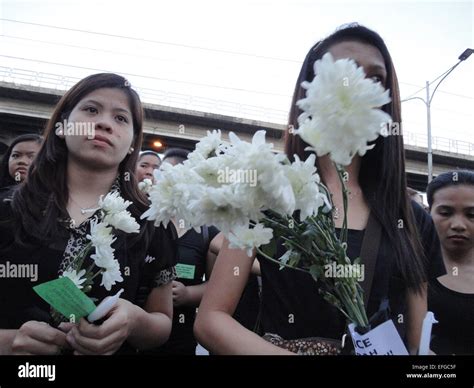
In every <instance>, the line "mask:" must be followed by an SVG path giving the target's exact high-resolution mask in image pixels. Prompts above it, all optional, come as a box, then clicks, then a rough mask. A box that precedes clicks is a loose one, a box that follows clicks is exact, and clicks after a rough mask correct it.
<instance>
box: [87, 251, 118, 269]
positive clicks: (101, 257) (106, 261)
mask: <svg viewBox="0 0 474 388" xmlns="http://www.w3.org/2000/svg"><path fill="white" fill-rule="evenodd" d="M114 250H115V249H113V248H112V249H110V250H98V249H97V248H96V251H95V253H94V254H92V255H91V259H92V260H94V264H95V265H96V266H97V267H99V268H104V269H106V268H111V267H113V266H114V261H115V255H114Z"/></svg>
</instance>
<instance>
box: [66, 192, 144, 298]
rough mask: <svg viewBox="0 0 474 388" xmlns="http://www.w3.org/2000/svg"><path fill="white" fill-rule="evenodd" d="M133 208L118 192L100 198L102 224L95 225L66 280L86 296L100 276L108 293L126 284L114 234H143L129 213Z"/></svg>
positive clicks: (70, 267) (93, 222)
mask: <svg viewBox="0 0 474 388" xmlns="http://www.w3.org/2000/svg"><path fill="white" fill-rule="evenodd" d="M130 204H131V202H130V201H124V200H123V198H122V197H120V195H119V193H117V192H112V193H109V194H107V195H106V196H105V198H103V196H101V197H100V200H99V208H98V209H101V213H102V214H101V216H102V217H101V219H102V221H101V222H97V221H95V220H93V221H92V222H91V229H90V234H88V235H87V238H88V239H89V240H90V242H89V243H88V244H87V245H86V246H85V247H84V248H83V249H82V250H81V251H80V252H79V254H78V255H77V257H75V258H74V260H72V262H71V264H70V266H69V267H68V268H67V269H66V270H65V271H64V272H63V274H62V277H68V278H69V279H71V280H72V282H73V283H74V284H75V285H76V286H77V287H78V288H79V289H81V290H83V291H84V292H85V293H87V292H89V291H90V290H91V288H92V285H93V282H94V278H96V277H97V276H98V275H102V282H101V284H100V285H101V286H104V287H105V289H106V290H107V291H110V289H111V288H112V286H113V285H114V284H116V283H117V282H122V281H123V278H122V274H121V272H120V265H119V263H118V261H117V260H116V259H115V257H114V248H112V244H113V242H114V241H115V238H114V236H113V234H112V232H113V229H114V228H115V229H117V230H122V231H124V232H126V233H138V232H139V230H140V226H139V225H138V223H137V222H136V220H135V219H134V218H133V217H132V216H131V214H130V212H129V211H127V210H126V209H127V207H128V206H130ZM93 248H95V253H93V254H92V255H91V258H92V260H93V262H92V264H91V265H90V266H89V267H88V268H87V269H83V268H82V266H83V264H84V260H85V259H86V257H87V256H88V255H89V253H90V252H91V250H92V249H93Z"/></svg>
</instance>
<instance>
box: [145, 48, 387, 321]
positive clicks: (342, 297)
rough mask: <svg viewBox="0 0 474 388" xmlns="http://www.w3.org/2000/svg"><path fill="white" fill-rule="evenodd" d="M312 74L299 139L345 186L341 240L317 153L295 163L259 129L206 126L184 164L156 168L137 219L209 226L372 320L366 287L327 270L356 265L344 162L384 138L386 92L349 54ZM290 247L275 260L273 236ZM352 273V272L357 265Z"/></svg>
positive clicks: (352, 313) (352, 317)
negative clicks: (243, 132) (245, 131)
mask: <svg viewBox="0 0 474 388" xmlns="http://www.w3.org/2000/svg"><path fill="white" fill-rule="evenodd" d="M315 74H317V76H316V77H315V79H314V80H313V81H312V82H311V83H304V84H303V85H302V86H303V87H304V88H305V89H307V94H306V98H304V99H302V100H300V101H298V106H299V107H300V108H301V109H302V110H303V113H302V114H301V116H300V117H299V120H298V122H299V128H298V129H297V130H296V131H295V134H296V135H299V136H301V137H302V139H303V140H305V141H306V142H307V143H308V144H309V147H308V148H307V149H309V150H312V151H314V152H315V153H316V154H317V155H318V156H323V155H326V154H329V157H330V158H331V160H332V161H333V162H334V164H335V166H336V170H337V172H338V175H339V179H340V181H341V185H342V188H343V203H344V219H343V226H342V229H341V233H340V236H338V235H337V233H336V230H335V225H334V221H333V217H332V214H331V213H332V209H333V205H332V203H331V201H330V196H329V193H328V190H327V188H326V187H325V186H324V185H323V184H322V183H321V181H320V177H319V175H318V174H317V173H316V167H315V155H314V154H312V155H311V156H309V157H308V158H307V160H305V161H301V160H300V159H299V158H298V156H296V155H295V161H294V162H293V163H290V161H289V160H288V158H287V157H286V156H285V155H283V154H279V153H276V152H275V151H274V150H273V145H272V144H267V143H265V132H264V131H258V132H256V133H255V135H254V136H253V139H252V142H251V143H249V142H245V141H242V140H241V139H239V138H238V137H237V136H236V135H235V134H233V133H230V134H229V142H227V141H224V140H223V139H222V138H221V133H220V131H213V132H212V133H209V132H208V136H207V137H205V138H204V139H202V140H201V141H200V142H199V143H198V144H197V145H196V149H195V151H194V152H192V153H191V154H190V155H189V156H188V160H186V161H185V162H184V163H183V164H180V165H177V166H174V167H172V166H170V165H168V164H166V163H165V164H164V165H163V166H162V170H161V171H156V172H155V178H156V182H157V184H156V185H154V186H153V187H152V188H151V189H150V191H149V196H150V200H151V203H152V204H151V207H150V209H148V211H146V212H145V213H144V214H143V216H142V217H146V218H148V219H149V220H154V221H155V224H156V225H159V224H164V225H165V226H166V225H167V224H168V223H169V221H170V220H171V219H173V218H174V219H177V220H178V221H181V222H182V223H183V226H185V227H194V228H198V227H200V226H202V225H205V224H207V225H215V226H216V227H217V228H219V229H220V230H221V231H222V232H223V233H224V235H225V236H226V237H227V239H228V240H229V243H230V244H229V246H230V247H231V248H240V249H243V250H245V251H246V252H247V254H248V255H249V256H251V255H252V253H253V251H254V249H255V250H257V252H258V253H259V254H260V255H262V256H264V257H266V258H267V259H268V260H272V261H275V262H277V263H278V264H279V265H280V267H281V268H283V267H290V268H293V269H295V270H298V271H303V272H306V273H309V274H310V275H311V276H312V277H313V278H314V280H316V281H319V282H320V283H319V284H320V288H319V290H320V292H321V294H322V295H323V297H324V298H325V299H326V300H327V301H328V302H330V303H331V304H333V305H334V306H336V307H337V308H338V309H339V310H340V311H341V312H342V313H343V314H344V316H345V317H346V318H347V320H348V321H349V322H350V323H353V324H355V326H356V327H359V328H361V329H364V328H365V329H366V330H367V328H368V327H369V320H368V318H367V314H366V311H365V308H364V300H363V290H362V288H361V286H360V284H359V283H358V281H357V279H360V278H361V275H362V274H360V273H352V275H351V276H342V277H336V276H326V269H327V268H328V266H333V265H335V264H336V265H342V266H347V265H352V267H353V268H361V267H360V266H357V265H355V266H354V265H353V264H357V263H358V262H359V259H357V260H356V261H355V262H354V263H351V260H350V259H349V258H348V256H347V253H346V249H347V242H346V241H347V195H348V191H347V188H346V185H345V180H344V166H347V165H348V164H350V163H351V160H352V158H353V156H354V155H355V154H356V153H358V154H359V155H361V156H362V155H364V154H365V152H366V151H367V150H368V149H370V148H371V146H369V145H368V143H369V142H371V141H373V140H375V139H376V138H377V137H378V136H379V135H380V134H382V135H383V134H384V133H385V131H384V128H385V126H386V125H387V124H388V123H390V120H391V118H390V116H389V115H388V114H386V113H385V112H383V111H382V110H380V109H379V107H381V106H383V105H385V104H386V103H388V102H390V97H389V91H388V90H384V88H383V87H382V86H381V85H380V84H379V83H375V82H373V81H372V80H370V79H367V78H366V77H365V74H364V71H363V69H362V68H360V67H359V68H358V67H357V65H356V64H355V62H354V61H352V60H347V59H344V60H338V61H336V62H334V61H333V59H332V57H331V55H330V54H326V55H325V56H324V57H323V58H322V60H319V61H317V62H316V63H315ZM277 240H279V241H280V242H281V243H282V244H283V246H284V247H285V248H286V253H285V254H284V255H283V256H282V257H279V258H274V255H275V252H276V241H277ZM355 272H357V271H355Z"/></svg>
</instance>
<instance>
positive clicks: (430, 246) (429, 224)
mask: <svg viewBox="0 0 474 388" xmlns="http://www.w3.org/2000/svg"><path fill="white" fill-rule="evenodd" d="M411 205H412V208H413V214H414V216H415V222H416V225H417V228H418V233H419V235H420V239H421V242H422V245H423V249H424V252H425V256H426V268H425V273H426V276H427V280H428V281H430V280H431V279H435V278H438V277H440V276H443V275H445V274H446V268H445V266H444V262H443V256H442V253H441V245H440V242H439V238H438V233H437V232H436V228H435V226H434V223H433V220H432V219H431V216H430V215H429V214H428V213H427V212H426V211H425V210H424V209H423V208H422V207H421V206H420V205H419V204H418V203H416V202H415V201H411Z"/></svg>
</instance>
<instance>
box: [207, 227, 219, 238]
mask: <svg viewBox="0 0 474 388" xmlns="http://www.w3.org/2000/svg"><path fill="white" fill-rule="evenodd" d="M219 233H220V230H219V229H217V228H216V227H215V226H212V225H211V226H209V242H211V241H212V240H213V239H214V237H216V236H217V235H218V234H219Z"/></svg>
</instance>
